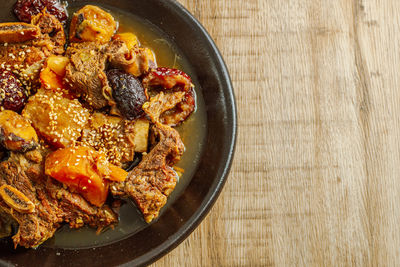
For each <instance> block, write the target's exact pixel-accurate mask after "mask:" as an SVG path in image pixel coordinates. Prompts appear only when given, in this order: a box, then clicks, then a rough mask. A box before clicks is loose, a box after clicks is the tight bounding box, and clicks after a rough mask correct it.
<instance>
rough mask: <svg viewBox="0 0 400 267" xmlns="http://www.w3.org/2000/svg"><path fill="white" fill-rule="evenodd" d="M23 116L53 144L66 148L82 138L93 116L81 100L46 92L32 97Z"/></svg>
mask: <svg viewBox="0 0 400 267" xmlns="http://www.w3.org/2000/svg"><path fill="white" fill-rule="evenodd" d="M22 115H23V116H24V117H25V118H27V119H29V120H30V121H31V123H32V126H33V127H34V128H35V129H36V131H37V132H38V133H39V135H41V136H42V137H43V138H44V139H45V140H46V141H47V142H48V143H49V144H50V145H53V146H55V147H56V148H63V147H67V146H70V145H72V144H73V143H74V142H75V141H76V140H77V139H78V138H79V137H80V136H81V132H82V130H83V129H84V128H86V127H87V125H88V119H89V116H90V113H89V111H88V110H87V109H86V108H84V107H83V106H82V104H81V103H80V102H79V101H78V100H76V99H73V100H71V99H68V98H64V97H62V93H53V92H51V91H47V90H43V89H42V90H39V91H38V93H36V95H34V96H32V97H30V98H29V102H28V104H26V106H25V108H24V110H23V111H22Z"/></svg>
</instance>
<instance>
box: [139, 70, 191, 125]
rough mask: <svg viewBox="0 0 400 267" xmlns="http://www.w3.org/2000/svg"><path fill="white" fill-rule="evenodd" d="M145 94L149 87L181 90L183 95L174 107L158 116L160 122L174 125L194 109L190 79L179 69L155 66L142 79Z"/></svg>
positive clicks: (183, 119)
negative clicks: (155, 67)
mask: <svg viewBox="0 0 400 267" xmlns="http://www.w3.org/2000/svg"><path fill="white" fill-rule="evenodd" d="M143 85H144V87H145V92H146V96H148V95H149V90H150V89H158V90H162V91H183V92H185V96H184V98H183V100H182V101H181V102H179V103H178V104H177V105H176V106H175V107H174V108H172V109H170V110H168V111H166V112H164V113H163V114H161V116H160V122H161V123H163V124H167V125H169V126H176V125H178V124H180V123H182V122H183V121H185V120H186V119H187V118H188V117H189V116H190V114H192V113H193V111H194V110H195V109H196V98H195V93H194V90H193V84H192V79H191V78H190V77H189V75H187V74H186V73H184V72H183V71H181V70H177V69H170V68H165V67H162V68H157V69H155V70H152V71H151V72H150V73H149V74H147V75H146V77H145V78H144V79H143Z"/></svg>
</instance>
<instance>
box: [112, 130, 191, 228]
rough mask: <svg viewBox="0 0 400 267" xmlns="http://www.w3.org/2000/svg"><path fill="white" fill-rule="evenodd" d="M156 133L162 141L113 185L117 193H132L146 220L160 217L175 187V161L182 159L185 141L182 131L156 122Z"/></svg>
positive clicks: (131, 195) (127, 194)
mask: <svg viewBox="0 0 400 267" xmlns="http://www.w3.org/2000/svg"><path fill="white" fill-rule="evenodd" d="M153 134H154V135H155V136H156V137H157V138H158V139H159V142H158V143H157V144H156V145H155V146H154V148H153V149H152V150H151V151H150V153H148V154H147V155H145V156H143V159H142V161H141V162H140V163H139V165H138V166H136V167H135V168H134V169H133V170H132V171H131V172H130V173H129V175H128V178H127V179H126V181H124V182H121V183H114V184H113V185H111V187H110V188H111V193H112V194H113V195H114V196H119V197H130V198H132V199H133V200H134V202H135V203H136V205H137V206H138V208H139V209H140V211H141V212H142V213H143V216H144V219H145V221H146V222H151V221H152V220H153V219H155V218H156V217H158V214H159V212H160V209H161V208H162V207H163V206H164V205H165V203H166V202H167V198H168V196H169V195H170V193H171V192H172V191H173V190H174V188H175V186H176V182H177V174H176V172H175V171H174V170H173V169H172V167H171V166H172V165H173V164H174V163H176V162H177V161H179V159H180V157H181V156H182V154H183V151H184V145H183V143H182V140H181V138H180V136H179V133H178V132H177V131H176V130H175V129H173V128H171V127H169V126H166V125H163V124H160V123H156V124H155V125H154V127H153Z"/></svg>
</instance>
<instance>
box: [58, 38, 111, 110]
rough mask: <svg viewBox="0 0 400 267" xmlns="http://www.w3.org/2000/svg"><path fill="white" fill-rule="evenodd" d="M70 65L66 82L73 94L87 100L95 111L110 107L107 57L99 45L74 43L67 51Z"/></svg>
mask: <svg viewBox="0 0 400 267" xmlns="http://www.w3.org/2000/svg"><path fill="white" fill-rule="evenodd" d="M67 57H69V58H70V60H71V61H70V63H69V64H68V66H67V69H66V74H65V81H66V82H67V83H69V84H70V87H71V89H72V90H73V91H72V92H73V93H74V94H75V95H76V96H77V97H81V98H83V99H84V100H86V101H87V102H88V103H89V105H90V106H92V107H93V108H95V109H101V108H103V107H105V106H107V105H109V101H111V99H112V96H111V95H112V94H111V89H110V87H109V86H108V82H107V75H106V73H105V69H106V62H107V55H106V54H105V53H104V51H103V46H102V45H100V44H97V43H74V44H71V46H70V47H68V49H67Z"/></svg>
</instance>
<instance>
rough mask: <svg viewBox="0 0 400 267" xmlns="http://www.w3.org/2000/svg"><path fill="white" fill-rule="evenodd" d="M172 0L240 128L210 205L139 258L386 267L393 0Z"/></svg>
mask: <svg viewBox="0 0 400 267" xmlns="http://www.w3.org/2000/svg"><path fill="white" fill-rule="evenodd" d="M180 2H181V3H182V4H183V5H185V6H186V7H187V8H188V9H189V10H190V11H191V12H192V13H193V14H194V15H195V16H196V17H197V18H198V19H199V20H200V21H201V22H202V23H203V24H204V25H205V27H206V28H207V29H208V31H209V32H210V34H211V36H212V37H213V38H214V39H215V41H216V43H217V45H218V46H219V48H220V49H221V51H222V54H223V55H224V57H225V60H226V62H227V65H228V67H229V69H230V72H231V75H232V78H233V82H234V86H235V93H236V98H237V104H238V110H239V131H240V133H239V139H238V144H237V151H236V158H235V161H234V165H233V167H232V171H231V175H230V177H229V180H228V182H227V184H226V186H225V189H224V191H223V193H222V195H221V197H220V198H219V200H218V201H217V203H216V205H215V206H214V208H213V209H212V211H211V213H210V214H209V215H208V217H207V218H206V220H204V222H203V223H202V224H201V225H200V227H199V228H198V229H197V230H196V231H195V232H194V233H193V234H192V235H191V236H190V237H189V238H188V239H187V240H186V241H184V242H183V243H182V244H181V245H180V246H179V247H177V248H176V249H175V250H173V251H172V252H171V253H169V254H168V255H167V256H165V257H164V258H162V259H160V260H159V261H158V262H157V263H155V264H154V265H153V266H157V267H158V266H269V265H273V266H400V205H399V204H400V171H399V168H400V166H399V165H400V115H399V114H400V87H399V85H400V84H399V77H400V48H399V47H400V42H399V39H400V1H398V0H355V1H351V0H290V1H289V0H180Z"/></svg>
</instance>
